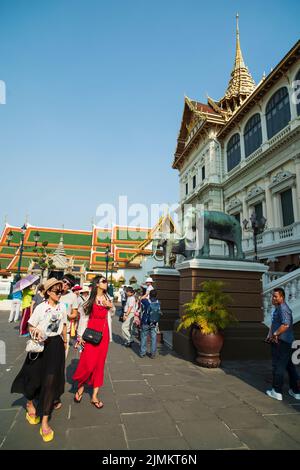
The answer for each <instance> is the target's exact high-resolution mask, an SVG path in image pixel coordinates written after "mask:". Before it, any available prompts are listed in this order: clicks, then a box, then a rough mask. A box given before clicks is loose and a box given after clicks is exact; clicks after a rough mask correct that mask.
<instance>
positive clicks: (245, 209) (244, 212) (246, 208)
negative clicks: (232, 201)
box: [241, 190, 249, 222]
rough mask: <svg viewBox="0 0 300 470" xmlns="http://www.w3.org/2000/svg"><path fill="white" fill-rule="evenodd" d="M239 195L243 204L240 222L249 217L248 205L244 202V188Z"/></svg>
mask: <svg viewBox="0 0 300 470" xmlns="http://www.w3.org/2000/svg"><path fill="white" fill-rule="evenodd" d="M241 196H242V205H243V207H242V219H241V222H242V221H243V220H244V219H249V214H248V206H247V202H246V197H247V191H246V190H244V191H242V193H241Z"/></svg>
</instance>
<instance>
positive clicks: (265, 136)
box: [260, 113, 268, 150]
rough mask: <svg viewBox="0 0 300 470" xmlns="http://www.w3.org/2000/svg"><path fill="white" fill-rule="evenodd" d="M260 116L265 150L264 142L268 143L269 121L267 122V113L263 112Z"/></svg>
mask: <svg viewBox="0 0 300 470" xmlns="http://www.w3.org/2000/svg"><path fill="white" fill-rule="evenodd" d="M260 117H261V133H262V145H263V150H265V149H264V144H266V142H267V141H268V133H267V122H266V115H265V113H261V114H260Z"/></svg>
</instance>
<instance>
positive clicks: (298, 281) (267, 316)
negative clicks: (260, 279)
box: [263, 268, 300, 325]
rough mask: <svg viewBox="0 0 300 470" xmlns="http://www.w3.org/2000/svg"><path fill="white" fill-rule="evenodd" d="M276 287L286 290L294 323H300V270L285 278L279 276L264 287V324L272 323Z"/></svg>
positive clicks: (286, 275)
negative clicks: (273, 295)
mask: <svg viewBox="0 0 300 470" xmlns="http://www.w3.org/2000/svg"><path fill="white" fill-rule="evenodd" d="M270 274H271V273H270ZM265 276H266V275H265ZM276 287H282V288H283V289H284V290H285V298H286V301H287V303H288V305H289V306H290V307H291V309H292V311H293V318H294V323H296V322H298V321H300V268H299V269H296V270H295V271H292V272H291V273H288V274H285V275H284V276H279V277H278V278H277V279H275V280H273V281H272V282H269V283H268V284H267V283H266V284H265V285H264V287H263V308H264V323H265V324H266V325H270V323H271V312H272V309H273V306H272V291H273V289H275V288H276Z"/></svg>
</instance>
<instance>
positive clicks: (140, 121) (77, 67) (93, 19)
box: [0, 0, 300, 229]
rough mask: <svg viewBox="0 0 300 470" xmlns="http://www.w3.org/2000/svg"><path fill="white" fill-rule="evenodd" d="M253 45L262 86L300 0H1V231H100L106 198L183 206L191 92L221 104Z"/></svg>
mask: <svg viewBox="0 0 300 470" xmlns="http://www.w3.org/2000/svg"><path fill="white" fill-rule="evenodd" d="M237 11H238V12H239V14H240V35H241V47H242V51H243V55H244V59H245V62H246V64H247V65H248V67H249V69H250V71H251V73H252V75H253V78H254V79H255V81H256V82H258V81H259V80H260V79H261V77H262V74H263V72H264V71H266V73H267V74H268V73H269V72H270V69H271V67H274V66H276V64H277V63H278V62H279V61H280V60H281V58H282V57H283V56H284V55H285V54H286V53H287V51H288V50H289V49H290V48H291V47H292V46H293V44H294V43H295V42H296V41H297V40H298V39H299V17H300V4H299V2H297V1H294V0H287V1H285V2H282V0H281V1H278V0H272V1H270V0H266V1H264V2H262V1H261V0H260V1H257V0H252V1H251V2H245V1H243V0H241V1H233V0H215V1H214V2H206V1H201V0H151V1H149V0H109V1H104V0H43V1H40V0H26V1H24V0H0V79H1V80H4V81H5V83H6V87H7V89H6V91H7V94H6V104H5V105H0V136H1V138H0V152H1V187H0V198H1V204H0V221H1V226H2V225H3V223H4V218H5V216H6V215H7V218H8V222H9V223H11V224H15V225H22V224H23V222H24V220H25V216H26V214H29V222H30V223H31V224H34V225H40V226H41V225H43V226H53V227H61V226H62V224H64V226H65V228H82V229H89V228H90V226H91V219H92V218H93V217H96V209H97V206H98V205H99V204H101V203H112V204H116V202H117V200H118V196H119V195H128V202H129V204H131V203H143V204H146V205H150V204H151V203H170V204H171V203H174V202H176V201H177V200H178V177H177V172H176V171H175V170H173V169H172V167H171V165H172V161H173V153H174V150H175V146H176V139H177V134H178V130H179V126H180V121H181V115H182V110H183V100H184V94H187V95H188V96H190V97H191V98H193V99H196V100H198V101H204V102H205V100H206V93H208V94H209V95H210V96H211V97H213V98H215V99H218V98H220V97H221V96H222V95H223V93H224V91H225V89H226V86H227V83H228V80H229V76H230V72H231V70H232V66H233V62H234V52H235V14H236V12H237Z"/></svg>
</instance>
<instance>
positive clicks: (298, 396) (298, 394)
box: [289, 388, 300, 400]
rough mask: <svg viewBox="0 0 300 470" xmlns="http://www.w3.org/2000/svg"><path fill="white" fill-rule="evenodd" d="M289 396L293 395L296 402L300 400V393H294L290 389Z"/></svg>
mask: <svg viewBox="0 0 300 470" xmlns="http://www.w3.org/2000/svg"><path fill="white" fill-rule="evenodd" d="M289 395H291V397H293V398H295V400H300V393H295V392H293V390H292V389H291V388H290V389H289Z"/></svg>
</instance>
